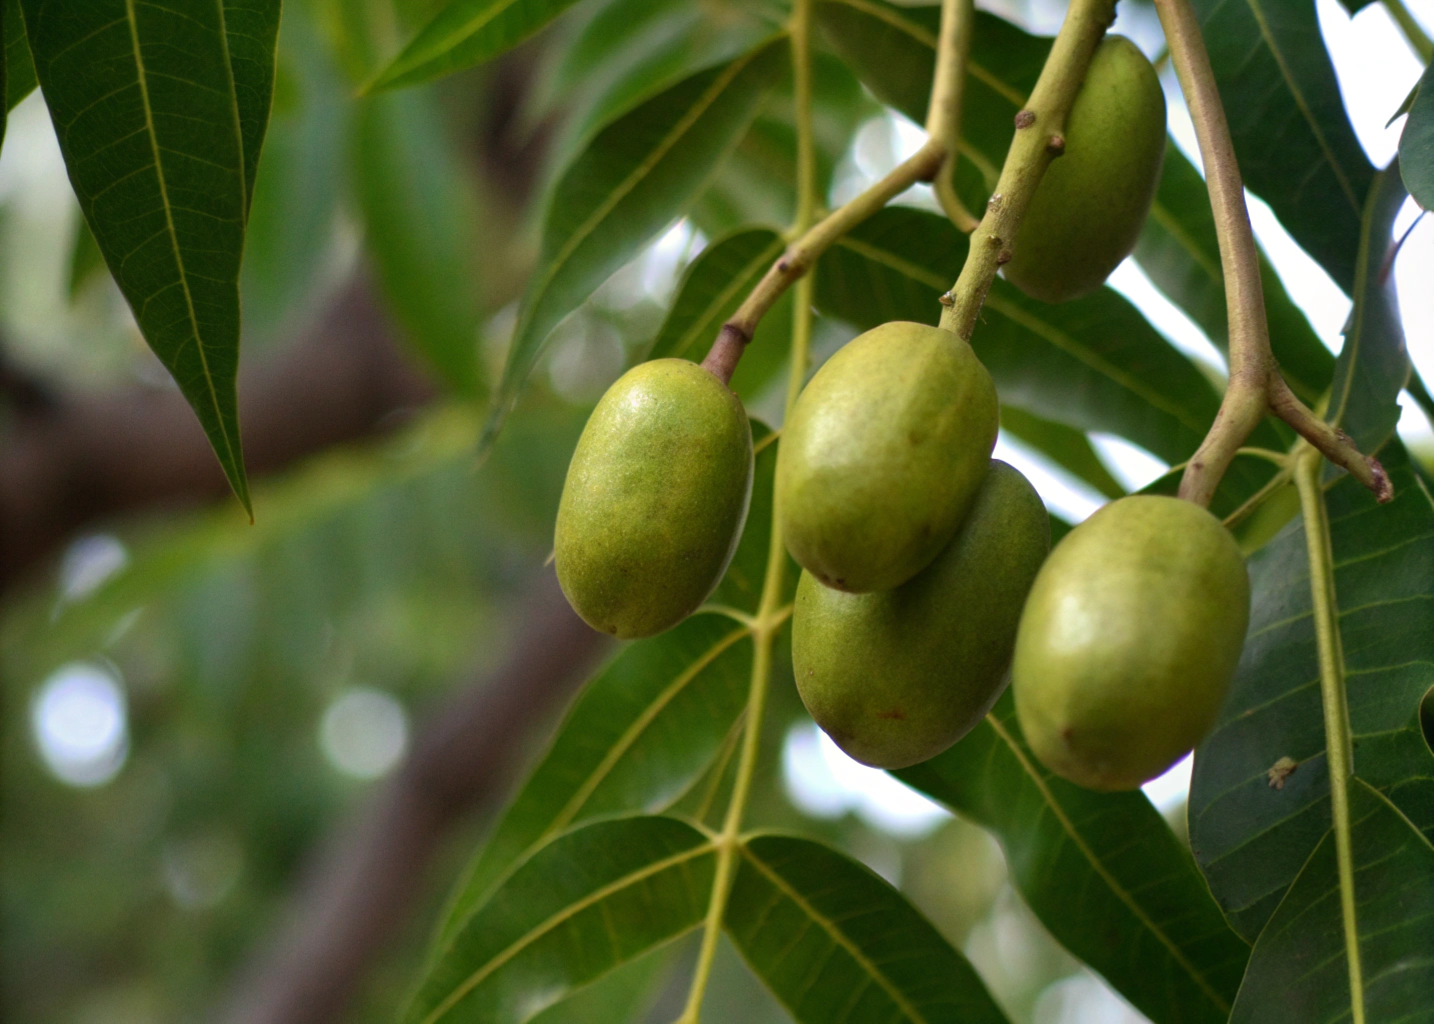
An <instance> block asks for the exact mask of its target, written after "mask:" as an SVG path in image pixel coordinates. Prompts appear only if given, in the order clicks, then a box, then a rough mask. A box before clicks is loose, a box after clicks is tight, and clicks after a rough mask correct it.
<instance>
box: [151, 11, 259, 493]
mask: <svg viewBox="0 0 1434 1024" xmlns="http://www.w3.org/2000/svg"><path fill="white" fill-rule="evenodd" d="M215 2H216V4H219V0H215ZM124 6H125V20H126V22H127V23H128V24H129V38H130V44H131V45H132V46H133V47H134V64H135V71H136V78H137V80H138V82H139V95H140V105H141V106H142V107H143V108H144V126H145V133H146V134H147V135H148V136H149V146H150V153H151V154H152V156H153V157H154V175H155V178H156V180H157V181H158V183H159V198H160V205H161V206H162V207H163V208H164V224H165V228H166V233H167V234H168V236H169V244H170V248H171V249H172V250H173V251H174V263H175V266H176V268H177V269H178V271H179V285H180V288H181V289H182V290H183V292H184V304H185V308H186V310H187V311H188V313H189V325H190V328H191V329H192V330H193V332H194V349H195V351H196V352H198V353H199V365H200V368H201V369H202V370H203V371H204V384H205V387H206V388H208V389H209V400H210V401H211V402H212V403H213V405H214V416H215V420H216V421H217V423H218V424H219V434H220V436H221V437H222V438H223V439H224V450H225V451H226V452H227V453H228V456H229V461H230V462H234V461H235V454H234V443H233V441H232V440H231V439H230V437H229V429H228V427H227V426H226V425H225V423H224V413H223V412H222V411H221V410H220V408H219V393H218V392H217V391H216V390H215V387H214V376H213V374H212V373H210V371H209V358H208V356H207V355H206V354H205V352H204V338H203V336H202V335H201V334H200V331H199V317H198V315H197V314H196V313H195V312H194V296H193V295H192V294H191V293H190V291H189V274H188V272H187V271H186V270H185V269H184V255H183V253H181V252H180V249H179V235H178V234H177V233H176V231H175V229H174V214H173V211H172V210H171V209H170V203H169V187H168V185H166V183H165V180H164V164H163V162H162V161H161V160H160V149H159V137H158V136H157V135H156V134H155V131H154V112H153V110H152V109H151V108H150V104H149V78H148V74H147V72H146V71H145V67H144V56H143V55H142V53H141V52H140V46H139V24H138V23H137V21H136V20H135V13H134V0H125V5H124ZM220 6H222V4H221V5H220ZM220 25H221V26H222V25H223V18H222V12H221V19H220ZM225 46H226V52H227V46H228V43H227V41H226V43H225ZM236 119H237V108H236ZM240 152H241V157H240V160H241V162H242V160H243V157H242V152H243V150H242V148H241V150H240ZM240 180H241V182H242V180H243V175H242V172H241V175H240ZM242 471H243V467H240V473H241V476H242Z"/></svg>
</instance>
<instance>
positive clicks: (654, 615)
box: [554, 359, 752, 639]
mask: <svg viewBox="0 0 1434 1024" xmlns="http://www.w3.org/2000/svg"><path fill="white" fill-rule="evenodd" d="M751 497H752V428H751V426H750V424H748V422H747V414H746V412H745V411H744V410H743V408H742V403H741V402H740V401H738V399H737V396H736V395H734V394H733V393H732V392H731V391H729V390H728V389H727V387H726V385H724V384H723V383H722V382H721V381H719V380H718V379H717V378H716V377H714V376H713V375H712V374H710V373H709V372H707V371H706V370H704V369H703V368H702V367H700V366H698V365H697V364H696V363H691V362H688V361H687V360H685V359H654V360H653V361H651V362H647V363H641V364H639V365H638V366H635V367H633V368H632V369H631V370H629V371H627V373H625V374H623V375H622V377H620V378H619V379H618V381H617V383H615V384H613V386H612V387H611V388H609V389H608V391H607V394H605V395H603V397H602V400H601V401H600V402H598V404H597V408H595V409H594V410H593V414H592V416H591V417H590V418H589V419H588V422H587V426H586V427H584V428H583V433H582V437H581V438H579V439H578V446H577V450H576V451H574V452H573V461H572V463H571V464H570V465H569V466H568V476H567V480H566V481H565V482H564V484H563V497H562V502H561V503H560V504H559V506H558V525H557V533H556V537H555V543H554V555H555V559H556V562H557V570H558V582H559V583H560V584H561V585H562V588H563V593H564V594H566V595H567V598H568V602H569V603H570V604H571V605H572V606H573V610H574V611H576V612H577V613H578V614H579V615H581V616H582V617H583V619H584V620H585V621H586V622H587V623H588V624H589V625H590V626H592V627H593V628H594V629H599V630H602V631H603V632H605V633H611V634H612V635H614V636H617V637H621V638H623V639H629V638H632V637H641V636H651V635H653V634H654V633H660V632H662V631H663V630H664V629H668V628H670V627H672V626H675V625H676V624H677V623H679V622H681V621H682V620H683V619H685V618H686V617H687V616H688V615H691V614H692V613H693V612H694V611H696V610H697V607H698V605H700V604H701V603H702V602H703V601H704V600H706V599H707V596H708V595H709V594H711V593H712V590H713V588H715V587H716V586H717V584H718V582H720V581H721V579H722V574H723V573H724V572H726V571H727V564H728V563H729V562H730V561H731V560H732V554H733V552H735V551H736V549H737V540H738V538H739V537H740V536H741V533H742V524H743V522H744V521H745V520H746V518H747V505H748V502H749V501H750V500H751Z"/></svg>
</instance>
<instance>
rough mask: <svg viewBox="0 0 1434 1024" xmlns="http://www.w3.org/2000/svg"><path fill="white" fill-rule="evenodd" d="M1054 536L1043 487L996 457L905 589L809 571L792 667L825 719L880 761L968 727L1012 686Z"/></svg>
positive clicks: (907, 755)
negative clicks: (957, 523) (859, 585)
mask: <svg viewBox="0 0 1434 1024" xmlns="http://www.w3.org/2000/svg"><path fill="white" fill-rule="evenodd" d="M1050 543H1051V528H1050V518H1049V516H1047V514H1046V509H1045V506H1044V505H1043V504H1042V503H1041V499H1040V497H1039V496H1038V495H1037V494H1036V492H1035V490H1034V488H1032V487H1031V485H1030V484H1029V483H1028V482H1027V481H1026V478H1025V477H1023V476H1022V475H1021V474H1020V473H1019V472H1017V471H1016V470H1014V469H1012V468H1011V467H1010V466H1008V465H1006V464H1005V463H1004V462H992V463H991V470H990V472H989V473H987V475H986V482H985V483H984V484H983V485H982V487H981V490H980V492H979V493H978V494H977V496H976V502H975V505H974V506H973V507H972V509H971V512H970V514H969V515H968V516H967V517H966V521H965V522H964V523H962V525H961V529H960V531H959V532H958V533H957V534H956V536H955V537H954V538H953V539H952V541H951V543H950V544H948V545H947V546H946V548H945V549H944V550H942V552H941V553H940V554H939V555H937V556H936V559H935V560H934V561H933V562H932V563H931V564H930V565H929V566H927V567H926V568H925V569H923V570H922V571H921V572H919V573H917V574H916V576H915V577H913V578H912V579H911V580H909V581H908V582H907V583H905V584H903V585H902V586H900V587H897V588H896V589H895V590H884V591H880V592H878V593H875V594H843V593H841V592H840V591H837V590H831V589H829V588H827V587H824V586H822V585H821V584H820V583H818V582H817V581H816V580H815V579H814V578H813V577H812V575H811V574H810V573H805V572H804V573H802V578H801V582H800V583H798V584H797V600H796V606H795V608H794V609H793V612H792V665H793V669H794V671H795V673H796V678H797V689H798V690H799V691H800V692H801V695H802V701H803V702H804V703H805V704H806V706H807V710H808V711H810V712H811V715H812V717H813V718H814V719H816V721H817V724H818V725H820V726H821V727H822V728H823V729H825V730H826V732H827V734H828V735H829V736H831V738H832V739H833V740H835V741H836V743H837V745H838V746H840V747H841V748H842V749H843V750H845V751H846V752H847V753H848V754H850V755H851V756H852V757H854V758H856V759H857V760H858V761H861V762H863V763H864V764H869V765H875V766H877V767H879V768H904V767H906V766H907V765H912V764H916V763H918V762H920V761H925V760H926V759H927V758H930V757H934V756H936V755H937V754H939V753H941V751H943V750H945V749H946V748H947V747H949V746H950V745H951V744H953V743H955V742H956V741H957V740H959V739H960V738H961V737H962V736H964V735H966V733H967V732H969V731H970V730H971V729H972V728H973V727H974V726H975V725H976V723H977V722H979V721H980V720H981V718H982V716H984V715H985V714H986V712H987V711H988V710H990V708H991V705H992V704H994V703H995V702H996V698H997V697H998V696H1000V694H1001V690H1002V688H1003V687H1004V685H1005V678H1006V668H1007V666H1009V665H1010V662H1011V649H1012V647H1013V646H1014V644H1015V641H1016V624H1017V622H1018V621H1019V620H1020V617H1021V605H1022V603H1023V602H1024V601H1025V598H1026V593H1027V591H1029V590H1030V587H1031V581H1032V580H1033V579H1035V576H1036V571H1037V570H1038V569H1039V568H1040V566H1041V562H1042V560H1044V558H1045V557H1046V552H1047V551H1048V550H1049V548H1050Z"/></svg>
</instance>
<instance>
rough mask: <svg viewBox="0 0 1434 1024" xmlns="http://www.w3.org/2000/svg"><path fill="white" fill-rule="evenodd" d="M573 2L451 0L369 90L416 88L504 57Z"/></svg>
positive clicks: (381, 73)
mask: <svg viewBox="0 0 1434 1024" xmlns="http://www.w3.org/2000/svg"><path fill="white" fill-rule="evenodd" d="M574 2H575V0H449V3H448V5H447V6H445V7H444V8H443V9H442V10H441V11H439V12H438V13H437V14H436V15H434V17H433V20H432V21H430V22H429V23H428V24H427V25H425V26H424V27H423V29H422V30H421V31H420V32H419V33H418V35H417V36H415V37H414V39H413V41H412V42H410V43H409V44H408V45H407V46H405V47H404V48H403V52H401V53H400V54H399V55H398V56H397V57H395V58H394V59H393V63H391V64H389V66H388V67H386V68H384V69H383V71H381V72H380V73H379V75H378V77H377V78H376V79H374V81H373V84H372V85H370V86H369V91H376V90H379V89H391V88H393V87H394V86H400V85H415V84H417V83H419V82H426V81H428V80H429V79H430V78H437V77H438V76H440V75H446V74H448V73H450V72H453V71H457V70H459V69H460V68H466V67H471V66H472V65H474V64H481V63H482V62H483V61H486V60H492V59H493V58H494V57H496V56H498V55H499V54H500V53H505V52H506V51H508V50H511V49H512V48H513V47H515V46H517V45H518V44H519V43H521V42H522V41H523V40H524V39H527V38H528V37H529V36H531V35H532V34H533V33H534V32H537V31H538V30H539V29H540V28H542V27H543V26H544V25H546V24H548V22H550V21H552V20H553V19H554V18H556V17H557V16H558V15H559V14H562V13H563V12H564V11H566V10H567V9H568V8H569V7H571V6H572V5H573V4H574Z"/></svg>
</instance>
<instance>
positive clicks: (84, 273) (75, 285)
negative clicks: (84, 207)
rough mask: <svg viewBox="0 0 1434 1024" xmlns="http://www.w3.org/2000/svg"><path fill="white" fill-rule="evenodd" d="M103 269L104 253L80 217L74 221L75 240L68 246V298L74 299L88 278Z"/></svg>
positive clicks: (93, 234)
mask: <svg viewBox="0 0 1434 1024" xmlns="http://www.w3.org/2000/svg"><path fill="white" fill-rule="evenodd" d="M104 267H105V256H104V253H102V252H100V244H99V243H98V242H96V241H95V233H94V232H93V231H91V230H90V226H89V224H88V223H86V222H85V218H83V217H81V218H80V219H79V220H77V221H75V240H74V243H73V244H72V245H71V246H70V280H69V293H70V298H71V299H74V298H75V297H76V296H77V295H79V294H80V291H81V290H82V289H83V288H84V287H85V284H86V283H87V282H88V281H89V279H90V276H91V275H92V274H95V273H96V272H98V271H100V270H103V269H104Z"/></svg>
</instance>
